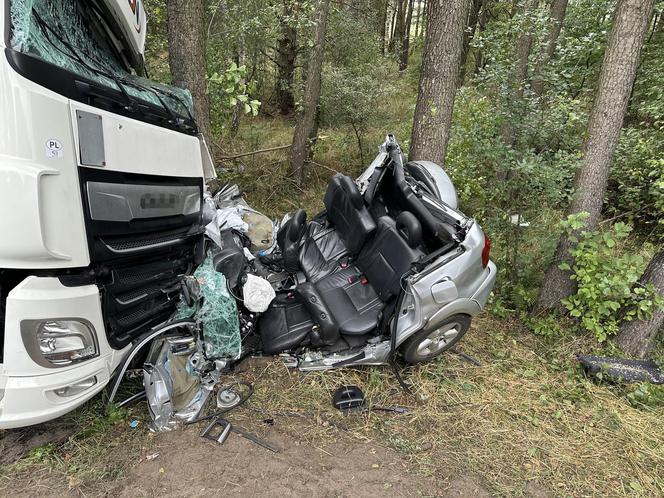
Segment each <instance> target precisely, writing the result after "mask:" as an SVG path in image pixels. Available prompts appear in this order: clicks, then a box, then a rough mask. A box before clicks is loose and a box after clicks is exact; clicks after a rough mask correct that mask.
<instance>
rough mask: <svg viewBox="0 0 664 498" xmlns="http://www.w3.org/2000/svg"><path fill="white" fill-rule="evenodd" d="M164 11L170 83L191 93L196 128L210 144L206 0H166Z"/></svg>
mask: <svg viewBox="0 0 664 498" xmlns="http://www.w3.org/2000/svg"><path fill="white" fill-rule="evenodd" d="M167 11H168V63H169V66H170V68H171V75H172V76H173V84H174V85H176V86H180V87H182V88H186V89H187V90H189V91H190V92H191V95H192V97H193V99H194V117H195V118H196V123H197V125H198V130H199V131H200V132H201V133H202V134H203V135H204V136H205V138H206V140H207V142H208V143H212V137H211V136H210V100H209V98H208V94H207V80H206V77H207V66H206V62H205V43H206V40H205V2H204V1H203V0H191V1H187V0H167Z"/></svg>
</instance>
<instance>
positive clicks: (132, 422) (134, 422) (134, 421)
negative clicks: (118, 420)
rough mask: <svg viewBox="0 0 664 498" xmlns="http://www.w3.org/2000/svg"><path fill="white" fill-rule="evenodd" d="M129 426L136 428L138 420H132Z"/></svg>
mask: <svg viewBox="0 0 664 498" xmlns="http://www.w3.org/2000/svg"><path fill="white" fill-rule="evenodd" d="M129 427H131V428H132V429H136V427H138V420H132V421H131V423H130V424H129Z"/></svg>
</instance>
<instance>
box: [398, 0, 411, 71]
mask: <svg viewBox="0 0 664 498" xmlns="http://www.w3.org/2000/svg"><path fill="white" fill-rule="evenodd" d="M414 5H415V0H409V1H408V13H407V14H406V22H405V25H404V32H403V35H402V38H401V54H400V57H399V70H400V71H404V70H405V69H406V68H407V67H408V56H409V55H410V28H411V25H412V22H413V7H414Z"/></svg>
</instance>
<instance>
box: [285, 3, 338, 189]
mask: <svg viewBox="0 0 664 498" xmlns="http://www.w3.org/2000/svg"><path fill="white" fill-rule="evenodd" d="M329 10H330V0H320V1H319V3H318V8H317V16H316V17H317V20H316V27H315V30H314V46H313V48H312V49H311V55H310V57H309V64H308V67H307V81H306V84H305V87H304V109H303V111H302V113H301V114H300V115H299V116H298V119H297V125H296V126H295V133H294V135H293V147H291V155H290V170H291V171H290V172H291V176H292V178H293V179H294V180H295V182H296V183H297V184H298V185H302V182H303V180H304V164H305V162H306V161H307V158H308V156H309V153H310V145H311V144H310V141H311V133H312V130H313V129H314V128H315V126H316V113H317V110H318V102H319V100H320V87H321V71H322V69H323V51H324V48H325V31H326V28H327V14H328V12H329Z"/></svg>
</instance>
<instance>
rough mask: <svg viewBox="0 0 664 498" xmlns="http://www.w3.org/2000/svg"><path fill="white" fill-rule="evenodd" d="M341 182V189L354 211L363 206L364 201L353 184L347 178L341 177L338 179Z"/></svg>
mask: <svg viewBox="0 0 664 498" xmlns="http://www.w3.org/2000/svg"><path fill="white" fill-rule="evenodd" d="M339 180H340V182H341V187H342V188H343V189H344V191H345V192H346V195H347V196H348V199H349V200H350V202H351V204H352V205H353V207H354V208H355V209H361V208H362V206H364V201H363V199H362V195H361V194H360V191H359V190H358V189H357V185H355V182H354V181H353V180H351V179H350V178H349V177H347V176H342V177H340V178H339Z"/></svg>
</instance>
